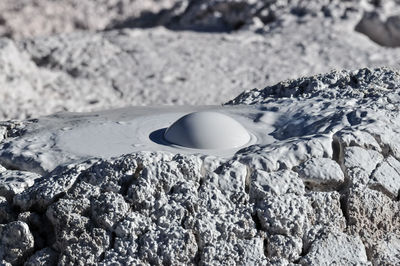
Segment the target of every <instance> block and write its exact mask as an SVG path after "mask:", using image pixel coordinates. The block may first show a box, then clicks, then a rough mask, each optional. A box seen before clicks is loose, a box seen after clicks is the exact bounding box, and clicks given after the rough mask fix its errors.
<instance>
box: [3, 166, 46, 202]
mask: <svg viewBox="0 0 400 266" xmlns="http://www.w3.org/2000/svg"><path fill="white" fill-rule="evenodd" d="M41 177H42V176H41V175H38V174H35V173H31V172H24V171H3V172H0V196H3V197H6V198H8V199H9V200H12V198H13V197H14V196H15V195H17V194H20V193H22V192H24V191H25V190H26V189H27V188H29V187H31V186H33V184H34V183H35V182H37V181H38V180H39V179H41Z"/></svg>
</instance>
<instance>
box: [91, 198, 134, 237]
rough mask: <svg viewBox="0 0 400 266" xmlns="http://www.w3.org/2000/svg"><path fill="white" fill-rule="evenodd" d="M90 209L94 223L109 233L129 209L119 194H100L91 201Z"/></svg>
mask: <svg viewBox="0 0 400 266" xmlns="http://www.w3.org/2000/svg"><path fill="white" fill-rule="evenodd" d="M90 207H91V216H92V219H93V220H94V222H95V223H96V224H97V225H98V226H100V227H102V228H104V229H106V230H108V231H111V229H112V227H113V226H114V224H116V223H117V222H118V221H119V220H121V219H122V218H123V217H124V216H125V214H126V213H127V212H128V210H129V208H130V207H129V205H128V203H126V202H125V200H124V198H123V197H122V196H121V195H120V194H116V193H113V192H106V193H102V194H100V196H99V197H98V198H94V199H92V200H91V204H90Z"/></svg>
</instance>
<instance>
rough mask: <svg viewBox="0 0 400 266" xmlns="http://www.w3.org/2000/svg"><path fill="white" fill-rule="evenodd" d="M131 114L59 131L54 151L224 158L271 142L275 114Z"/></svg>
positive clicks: (205, 110) (217, 110)
mask: <svg viewBox="0 0 400 266" xmlns="http://www.w3.org/2000/svg"><path fill="white" fill-rule="evenodd" d="M140 109H142V108H140ZM134 113H135V112H132V113H131V114H130V115H129V116H131V117H125V116H123V115H122V114H121V115H120V116H119V117H118V116H117V117H114V118H112V119H110V118H107V117H104V116H103V118H104V119H100V120H99V121H96V120H92V121H90V120H87V123H83V124H82V122H81V123H79V124H80V125H79V126H73V127H66V128H63V129H62V130H61V131H60V133H59V134H58V136H57V140H56V142H57V146H58V147H59V148H61V149H62V150H65V151H68V153H74V154H77V155H82V156H93V157H102V158H109V157H115V156H119V155H122V154H126V153H132V152H137V151H167V152H172V153H185V154H206V155H218V156H223V157H225V156H226V157H228V156H232V155H234V153H235V152H236V151H238V150H239V149H241V148H244V147H247V146H250V145H253V144H260V143H262V144H267V143H272V142H274V141H275V139H274V138H273V137H272V136H270V135H269V133H271V132H273V131H274V127H273V124H274V117H275V115H274V114H272V113H268V112H266V111H262V112H260V110H258V109H257V108H254V107H251V108H249V107H241V108H238V107H192V108H190V107H181V108H177V107H174V108H165V109H163V108H161V109H159V108H149V109H148V112H142V110H141V111H140V112H136V114H137V115H134ZM261 116H268V117H269V119H268V120H266V119H260V117H261ZM116 118H117V119H116Z"/></svg>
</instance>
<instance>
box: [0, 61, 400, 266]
mask: <svg viewBox="0 0 400 266" xmlns="http://www.w3.org/2000/svg"><path fill="white" fill-rule="evenodd" d="M399 77H400V75H399V73H398V72H396V71H391V70H389V69H384V68H381V69H375V70H370V69H361V70H359V71H355V72H350V71H340V72H332V73H328V74H324V75H318V76H313V77H309V78H302V79H297V80H292V81H287V82H284V83H280V84H278V85H275V86H271V87H267V88H265V89H263V90H253V91H250V92H246V93H243V94H241V95H240V96H238V97H237V98H236V99H235V100H233V101H232V102H231V103H235V104H260V105H262V106H263V107H264V108H270V107H271V106H274V104H279V103H282V102H285V103H286V104H288V102H287V101H291V102H292V104H293V106H295V107H296V108H297V109H296V110H294V111H296V112H297V113H298V119H299V120H298V121H301V119H305V120H304V121H305V122H303V123H300V124H299V123H298V121H297V123H294V122H293V121H291V122H290V123H289V122H287V123H286V124H285V123H284V121H283V122H282V121H281V122H282V124H281V125H280V127H279V128H277V130H276V131H275V132H273V133H272V134H274V135H275V136H276V137H277V138H279V137H282V136H284V137H285V138H283V137H282V139H284V141H283V140H282V141H281V142H279V141H278V142H276V143H274V144H271V145H266V146H260V145H253V146H250V147H248V148H245V149H243V150H241V151H239V152H237V154H236V155H235V156H234V157H233V158H230V159H227V160H226V159H225V160H223V159H220V158H216V157H210V156H198V155H179V154H176V155H174V154H169V153H160V152H139V153H134V154H128V155H124V156H120V157H118V158H113V159H109V160H104V159H91V160H88V161H85V162H80V163H73V164H69V165H64V166H59V167H58V168H56V169H55V170H53V171H52V172H50V173H48V174H46V173H45V174H44V175H43V176H42V177H40V176H39V177H38V176H35V178H32V180H33V181H32V182H27V183H26V184H24V185H23V186H19V188H23V189H21V190H14V191H13V194H12V196H10V195H11V194H7V195H5V196H2V197H0V217H1V219H0V220H1V227H0V239H1V241H2V243H6V244H4V245H1V246H0V261H2V263H4V264H7V263H9V264H14V265H16V264H20V263H24V262H25V263H26V265H43V264H45V265H46V264H48V265H50V264H54V263H58V264H60V265H67V264H68V265H69V264H77V265H94V264H96V265H97V264H100V265H109V264H115V265H127V264H130V265H139V264H140V265H171V264H172V265H176V264H185V265H232V264H241V265H296V264H299V265H310V264H316V265H330V264H336V265H347V264H352V265H382V264H385V265H397V264H399V263H400V253H399V252H400V248H399V238H398V235H399V233H400V232H399V228H400V219H399V217H400V208H399V186H398V183H399V182H400V180H399V178H400V167H399V165H400V163H399V159H400V153H399V152H400V149H399V147H400V146H399V141H398V138H397V137H394V136H397V134H398V133H399V132H400V130H399V128H400V120H399V113H398V107H397V106H398V104H399V103H400V101H399V98H398V95H399V91H400V78H399ZM296 101H298V102H304V104H307V105H308V106H310V104H314V106H312V107H313V108H314V109H313V110H314V112H315V115H318V114H319V115H320V117H319V118H320V120H319V122H316V123H315V124H313V125H308V124H307V119H306V118H307V116H306V115H307V114H306V113H305V112H303V111H304V110H306V109H304V108H303V109H302V110H300V108H299V105H298V104H297V105H296V104H295V103H296ZM328 106H330V108H332V112H327V111H326V110H330V109H329V108H328ZM360 106H362V108H361V107H360ZM323 108H325V111H324V112H320V111H321V110H324V109H323ZM327 108H328V109H327ZM308 110H311V109H308ZM329 113H330V116H329V115H327V114H329ZM312 114H313V113H312V112H311V113H310V115H312ZM322 114H323V117H322ZM255 119H263V118H262V117H261V118H260V117H259V118H255ZM337 121H342V122H341V123H342V124H340V123H337ZM343 121H344V122H343ZM30 123H34V122H32V121H31V122H30ZM11 124H12V123H10V124H8V125H4V127H5V128H6V131H7V134H6V135H7V137H8V138H13V137H15V136H17V135H20V136H23V134H24V132H23V128H24V125H23V124H24V122H23V123H22V125H19V126H17V125H15V126H14V129H13V126H11ZM339 125H345V126H344V127H343V126H339ZM316 129H317V130H316ZM310 132H312V134H311V133H310ZM1 171H2V173H1V174H2V175H5V174H4V173H6V174H7V176H10V174H12V173H15V176H18V174H21V172H19V171H17V170H15V169H14V170H11V169H9V170H6V169H3V170H1ZM0 178H1V177H0ZM0 182H1V183H2V184H7V183H6V182H7V181H6V180H3V179H0Z"/></svg>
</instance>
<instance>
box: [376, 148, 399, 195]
mask: <svg viewBox="0 0 400 266" xmlns="http://www.w3.org/2000/svg"><path fill="white" fill-rule="evenodd" d="M399 173H400V162H399V161H397V160H396V159H395V158H393V157H392V156H390V157H388V158H387V159H386V160H385V161H384V162H382V163H381V164H380V165H379V166H378V167H377V169H376V170H375V171H374V173H373V174H372V180H371V182H370V184H371V185H372V186H375V187H377V188H381V189H382V190H383V191H384V192H385V193H386V194H388V195H390V196H391V197H392V198H396V197H398V196H399V190H400V174H399Z"/></svg>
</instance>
